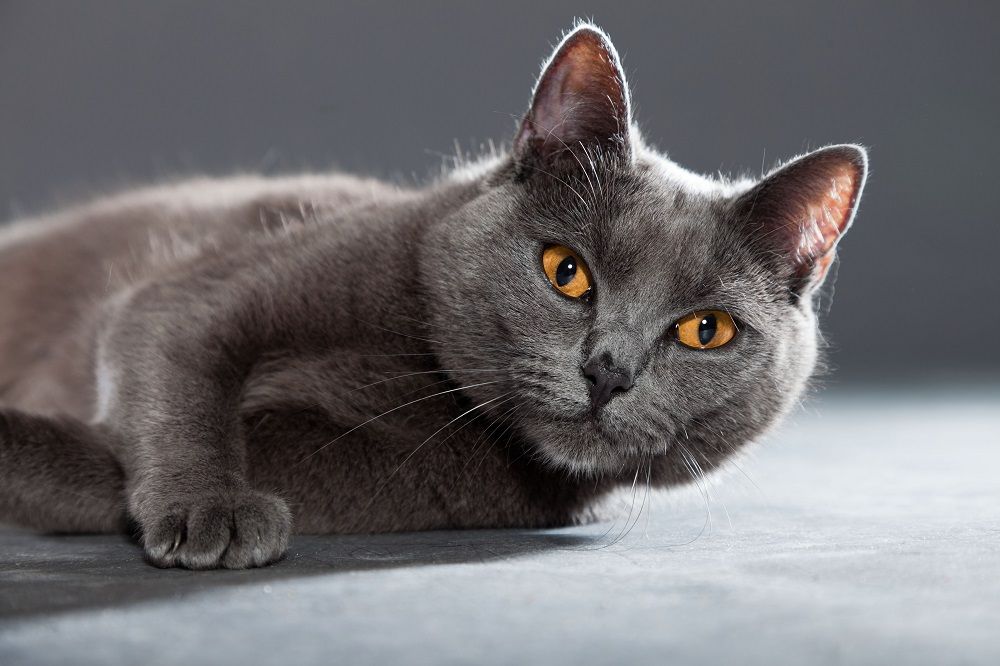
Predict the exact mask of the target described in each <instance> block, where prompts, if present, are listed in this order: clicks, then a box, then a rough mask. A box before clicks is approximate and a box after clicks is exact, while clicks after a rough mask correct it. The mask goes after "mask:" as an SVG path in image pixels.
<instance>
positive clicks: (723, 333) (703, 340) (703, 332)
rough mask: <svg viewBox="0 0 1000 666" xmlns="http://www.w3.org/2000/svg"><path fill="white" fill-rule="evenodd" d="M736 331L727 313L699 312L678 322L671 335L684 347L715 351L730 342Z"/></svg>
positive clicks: (719, 311) (716, 311)
mask: <svg viewBox="0 0 1000 666" xmlns="http://www.w3.org/2000/svg"><path fill="white" fill-rule="evenodd" d="M738 330H739V329H738V328H737V327H736V322H735V321H733V318H732V317H730V316H729V313H728V312H724V311H722V310H701V311H698V312H692V313H691V314H689V315H687V316H686V317H682V318H681V319H680V320H678V322H677V323H676V324H674V330H673V334H674V337H676V338H677V341H678V342H680V343H681V344H682V345H684V346H685V347H690V348H691V349H715V348H716V347H721V346H722V345H725V344H728V343H729V342H730V341H732V339H733V338H734V337H736V333H737V331H738Z"/></svg>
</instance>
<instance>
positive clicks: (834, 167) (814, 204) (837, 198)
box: [735, 144, 868, 293]
mask: <svg viewBox="0 0 1000 666" xmlns="http://www.w3.org/2000/svg"><path fill="white" fill-rule="evenodd" d="M867 175H868V154H867V153H866V152H865V149H864V148H862V147H861V146H855V145H848V144H844V145H839V146H828V147H826V148H821V149H819V150H816V151H814V152H812V153H809V154H807V155H804V156H802V157H798V158H796V159H794V160H792V161H791V162H788V163H787V164H785V165H783V166H781V167H779V168H777V169H775V170H774V171H772V172H771V173H770V174H768V175H767V176H766V177H765V178H764V179H763V180H761V181H760V183H758V184H757V185H756V186H754V187H753V188H751V189H750V190H749V191H748V192H746V193H744V194H743V195H741V196H740V197H739V199H738V200H737V201H736V206H735V213H736V216H737V219H738V220H739V223H740V224H744V225H746V228H747V231H748V233H749V234H751V238H752V240H753V242H754V243H755V244H756V245H758V246H761V247H763V248H764V249H766V251H768V252H769V253H776V254H777V256H778V257H780V258H781V260H782V261H785V262H787V267H788V268H789V269H790V275H791V278H792V281H793V284H792V285H791V287H792V289H793V291H795V292H797V293H803V292H805V291H808V290H809V289H811V288H812V287H814V286H816V285H818V284H820V283H821V282H822V281H823V278H824V277H825V276H826V273H827V270H828V269H829V267H830V264H831V262H832V261H833V258H834V251H835V248H836V246H837V242H838V241H839V240H840V238H841V237H842V236H843V235H844V233H845V232H846V231H847V229H848V227H850V226H851V222H852V221H853V220H854V214H855V212H856V211H857V209H858V202H859V201H860V199H861V192H862V190H863V189H864V186H865V179H866V177H867Z"/></svg>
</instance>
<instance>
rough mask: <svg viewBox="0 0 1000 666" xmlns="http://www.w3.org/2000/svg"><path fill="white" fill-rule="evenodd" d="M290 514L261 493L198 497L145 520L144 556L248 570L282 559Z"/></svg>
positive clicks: (161, 563) (162, 563)
mask: <svg viewBox="0 0 1000 666" xmlns="http://www.w3.org/2000/svg"><path fill="white" fill-rule="evenodd" d="M291 527H292V514H291V511H289V509H288V506H287V505H286V504H285V502H284V501H282V500H281V499H279V498H277V497H275V496H273V495H268V494H265V493H260V492H246V493H241V494H239V495H236V496H231V497H225V496H206V497H196V498H192V499H191V500H189V501H185V502H182V503H178V504H174V505H172V506H171V507H170V508H169V509H168V510H167V511H166V512H164V513H163V514H161V515H159V516H157V517H155V518H152V519H150V520H146V521H143V539H142V541H143V547H144V548H145V551H146V559H147V560H149V562H150V563H151V564H153V565H155V566H158V567H162V568H169V567H183V568H186V569H219V568H225V569H248V568H251V567H261V566H265V565H267V564H271V563H272V562H275V561H277V560H279V559H280V558H281V557H282V555H284V553H285V550H286V549H287V547H288V536H289V533H290V532H291Z"/></svg>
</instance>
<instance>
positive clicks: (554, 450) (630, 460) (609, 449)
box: [522, 412, 670, 476]
mask: <svg viewBox="0 0 1000 666" xmlns="http://www.w3.org/2000/svg"><path fill="white" fill-rule="evenodd" d="M532 421H533V422H532ZM522 427H524V428H525V429H526V430H527V432H526V433H525V434H527V435H528V436H529V438H530V439H531V441H532V442H533V443H534V446H535V448H536V450H537V451H538V453H539V454H540V455H541V457H542V458H543V459H544V460H545V461H546V462H547V463H548V464H549V465H551V466H552V467H555V468H558V469H561V470H564V471H568V472H570V473H572V474H574V475H579V476H595V475H601V476H603V475H608V474H611V475H615V476H618V475H620V474H622V473H623V470H624V469H625V468H627V467H629V466H631V468H634V467H636V465H639V464H642V465H645V464H646V462H647V461H648V460H650V459H651V458H653V457H656V456H662V455H663V454H665V453H666V452H667V451H668V450H669V449H670V441H669V439H667V438H663V439H657V440H653V439H649V440H643V441H641V442H640V441H635V438H634V435H635V430H634V429H627V428H626V430H629V431H630V433H631V435H632V437H628V436H625V433H624V432H623V426H622V425H621V424H616V423H614V422H612V421H610V420H608V419H606V418H600V417H595V416H593V415H592V414H590V413H589V412H586V413H584V414H582V415H580V416H579V417H577V418H572V419H567V418H565V417H557V418H553V417H552V416H541V415H540V416H539V417H538V418H537V419H527V420H526V422H525V423H524V424H523V426H522Z"/></svg>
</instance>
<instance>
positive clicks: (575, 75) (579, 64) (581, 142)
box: [514, 24, 631, 163]
mask: <svg viewBox="0 0 1000 666" xmlns="http://www.w3.org/2000/svg"><path fill="white" fill-rule="evenodd" d="M630 124H631V109H630V102H629V92H628V86H627V84H626V83H625V74H624V73H623V72H622V67H621V63H620V62H619V59H618V53H617V52H616V51H615V47H614V46H613V45H612V44H611V40H610V39H608V36H607V35H605V34H604V32H603V31H601V30H600V29H599V28H597V27H596V26H593V25H589V24H584V25H580V26H578V27H577V28H576V29H575V30H573V31H572V32H570V33H569V34H568V35H566V37H565V38H563V40H562V42H560V44H559V46H557V47H556V49H555V51H554V52H553V54H552V57H551V58H549V60H548V62H546V63H545V66H544V67H543V69H542V75H541V77H539V79H538V83H537V84H536V85H535V90H534V93H533V96H532V100H531V108H530V109H528V113H527V114H526V115H525V117H524V119H523V120H522V121H521V126H520V128H519V130H518V133H517V136H516V137H515V139H514V157H515V159H517V160H518V161H519V162H521V163H526V162H527V163H530V162H532V161H540V162H549V161H552V160H557V159H559V158H561V157H564V156H565V157H569V153H571V152H575V151H577V150H579V149H580V148H581V147H584V148H590V147H598V148H599V150H600V151H603V152H604V153H608V152H612V151H613V152H614V153H616V154H618V155H620V156H624V157H631V144H630V140H629V133H630ZM577 157H580V156H579V155H578V156H577Z"/></svg>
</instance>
